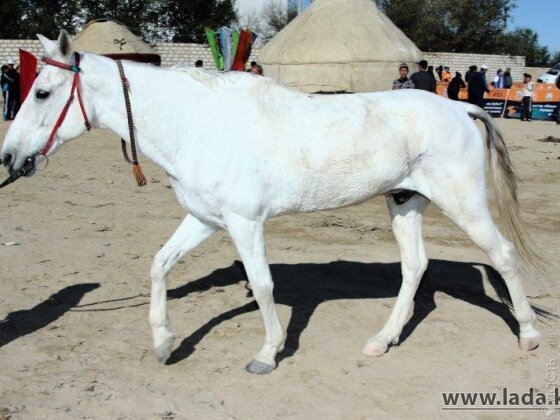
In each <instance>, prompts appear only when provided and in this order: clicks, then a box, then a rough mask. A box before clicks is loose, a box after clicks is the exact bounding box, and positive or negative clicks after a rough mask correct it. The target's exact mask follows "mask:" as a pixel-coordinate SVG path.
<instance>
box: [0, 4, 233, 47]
mask: <svg viewBox="0 0 560 420" xmlns="http://www.w3.org/2000/svg"><path fill="white" fill-rule="evenodd" d="M234 1H235V0H188V1H181V0H66V1H59V0H2V14H1V15H0V37H2V38H5V39H10V38H11V39H31V38H35V34H37V33H41V34H43V35H45V36H47V37H49V38H51V39H52V38H56V37H57V36H58V32H59V29H61V28H64V29H66V30H68V32H70V33H76V32H77V31H78V30H79V28H80V27H81V26H83V25H84V24H85V23H87V22H89V21H91V20H96V19H103V18H109V19H113V20H116V21H119V22H121V23H123V24H125V25H126V26H128V27H129V28H130V29H131V30H132V31H133V32H135V33H136V34H138V35H140V36H141V37H142V38H144V39H145V40H147V41H148V42H152V43H153V42H157V41H175V42H204V39H205V38H204V30H203V28H204V26H205V25H209V26H215V27H218V26H221V25H228V24H230V23H231V22H233V21H235V20H236V19H237V15H236V13H235V10H234Z"/></svg>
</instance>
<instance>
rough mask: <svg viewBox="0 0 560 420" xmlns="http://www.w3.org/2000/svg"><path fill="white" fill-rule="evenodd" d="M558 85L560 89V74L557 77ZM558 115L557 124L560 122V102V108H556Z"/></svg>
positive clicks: (559, 105)
mask: <svg viewBox="0 0 560 420" xmlns="http://www.w3.org/2000/svg"><path fill="white" fill-rule="evenodd" d="M556 87H557V88H558V89H560V75H559V76H558V77H557V78H556ZM556 112H557V113H558V115H557V116H556V125H558V124H560V104H558V109H557V110H556Z"/></svg>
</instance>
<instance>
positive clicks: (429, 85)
mask: <svg viewBox="0 0 560 420" xmlns="http://www.w3.org/2000/svg"><path fill="white" fill-rule="evenodd" d="M418 65H419V66H420V71H417V72H416V73H414V74H413V75H412V76H410V80H412V82H413V83H414V88H415V89H422V90H426V91H428V92H433V93H436V81H435V79H434V78H433V76H432V75H430V73H428V62H427V61H426V60H422V61H420V62H418Z"/></svg>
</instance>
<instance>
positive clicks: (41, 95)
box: [35, 89, 50, 99]
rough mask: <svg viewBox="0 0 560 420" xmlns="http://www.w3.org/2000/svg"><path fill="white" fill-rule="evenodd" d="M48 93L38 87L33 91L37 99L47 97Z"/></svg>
mask: <svg viewBox="0 0 560 420" xmlns="http://www.w3.org/2000/svg"><path fill="white" fill-rule="evenodd" d="M49 95H50V92H47V91H46V90H41V89H39V90H38V91H37V92H35V97H36V98H37V99H47V98H48V97H49Z"/></svg>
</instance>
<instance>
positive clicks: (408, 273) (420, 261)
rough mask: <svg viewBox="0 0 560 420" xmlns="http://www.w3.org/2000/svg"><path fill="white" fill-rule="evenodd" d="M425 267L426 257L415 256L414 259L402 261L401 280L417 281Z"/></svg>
mask: <svg viewBox="0 0 560 420" xmlns="http://www.w3.org/2000/svg"><path fill="white" fill-rule="evenodd" d="M427 268H428V259H427V258H425V257H424V258H417V259H416V260H415V261H403V262H402V264H401V270H402V274H403V282H406V283H408V282H410V283H417V282H419V281H420V279H421V278H422V276H423V275H424V272H425V271H426V269H427Z"/></svg>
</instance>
